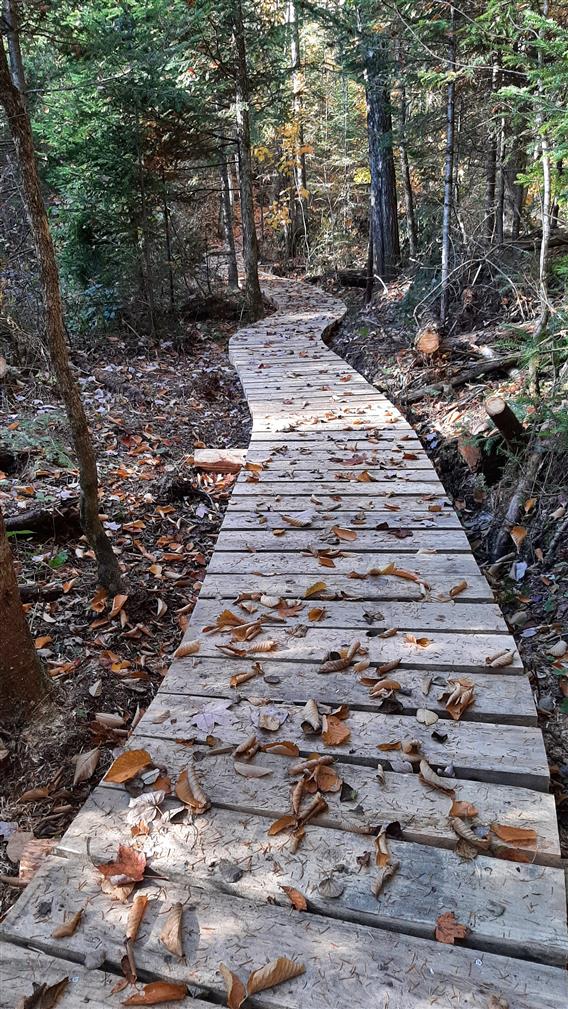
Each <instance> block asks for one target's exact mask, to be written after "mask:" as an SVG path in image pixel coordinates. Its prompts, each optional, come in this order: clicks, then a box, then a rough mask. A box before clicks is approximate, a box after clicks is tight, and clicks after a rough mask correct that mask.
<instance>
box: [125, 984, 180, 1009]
mask: <svg viewBox="0 0 568 1009" xmlns="http://www.w3.org/2000/svg"><path fill="white" fill-rule="evenodd" d="M186 996H187V986H186V985H185V984H180V983H178V982H177V981H151V982H150V984H145V985H144V987H143V989H142V991H137V992H134V994H133V995H129V996H128V998H127V999H125V1000H124V1002H123V1003H122V1004H123V1005H161V1004H162V1002H181V1001H182V999H184V998H186Z"/></svg>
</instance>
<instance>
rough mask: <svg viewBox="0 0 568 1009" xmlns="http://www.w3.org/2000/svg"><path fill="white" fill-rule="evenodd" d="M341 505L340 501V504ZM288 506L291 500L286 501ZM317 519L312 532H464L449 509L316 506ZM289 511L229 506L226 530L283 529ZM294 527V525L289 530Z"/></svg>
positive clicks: (225, 519)
mask: <svg viewBox="0 0 568 1009" xmlns="http://www.w3.org/2000/svg"><path fill="white" fill-rule="evenodd" d="M336 503H337V502H336ZM286 505H288V500H287V501H286ZM311 507H313V510H314V517H313V519H312V522H311V525H310V529H329V528H330V526H331V525H340V526H343V527H346V526H347V527H348V528H349V527H351V526H352V527H353V528H354V529H356V530H357V532H360V531H361V530H365V529H375V530H376V528H377V526H379V525H383V524H384V523H385V522H387V523H388V525H389V528H391V529H413V530H414V529H428V530H431V531H432V532H434V531H436V530H441V531H445V530H447V529H456V530H461V529H462V526H461V523H460V521H459V519H458V517H457V515H456V513H455V512H454V511H453V509H452V511H450V509H449V508H447V509H446V510H445V511H442V512H437V513H435V512H428V511H426V510H422V511H421V512H420V511H400V512H398V511H393V512H389V511H388V510H387V511H385V510H383V511H380V510H379V509H377V510H373V509H369V510H368V511H362V510H360V511H342V510H341V509H337V510H335V511H325V510H324V509H321V508H318V507H317V506H314V505H312V506H311ZM288 510H289V509H288V508H286V509H284V508H282V505H280V510H279V509H278V508H276V510H275V511H266V512H262V511H257V510H256V509H255V508H254V505H250V506H249V508H248V509H246V510H241V509H239V508H236V507H229V508H228V510H227V512H226V513H225V518H224V519H223V525H222V527H221V528H222V530H223V532H227V531H228V530H232V529H260V528H262V529H282V527H283V526H284V525H287V523H285V522H284V520H283V519H282V515H283V514H288ZM289 528H290V529H291V528H292V527H291V526H290V527H289Z"/></svg>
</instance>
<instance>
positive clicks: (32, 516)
mask: <svg viewBox="0 0 568 1009" xmlns="http://www.w3.org/2000/svg"><path fill="white" fill-rule="evenodd" d="M5 524H6V532H8V533H15V532H25V531H26V530H29V531H30V532H32V533H34V535H38V536H55V535H57V534H58V533H69V532H70V531H73V532H77V531H80V529H81V520H80V517H79V511H78V508H77V506H76V503H73V504H71V503H68V504H65V505H63V506H62V507H61V508H55V507H54V508H26V510H25V511H21V512H18V514H17V515H7V516H6V518H5Z"/></svg>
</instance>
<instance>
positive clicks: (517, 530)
mask: <svg viewBox="0 0 568 1009" xmlns="http://www.w3.org/2000/svg"><path fill="white" fill-rule="evenodd" d="M527 532H528V529H526V528H525V526H513V528H512V529H510V530H509V535H510V537H511V539H512V541H513V543H514V544H515V546H516V548H517V550H520V548H521V545H522V543H523V541H524V539H525V538H526V535H527Z"/></svg>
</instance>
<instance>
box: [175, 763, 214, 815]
mask: <svg viewBox="0 0 568 1009" xmlns="http://www.w3.org/2000/svg"><path fill="white" fill-rule="evenodd" d="M175 792H176V795H177V797H178V799H181V801H182V802H183V803H185V805H186V806H189V808H190V809H191V810H193V812H194V813H198V814H199V813H205V811H206V810H207V809H209V806H210V805H211V803H210V802H209V799H208V798H207V796H206V795H205V792H204V791H203V789H202V787H201V785H200V783H199V779H198V777H197V774H196V771H195V768H194V767H193V766H192V765H191V764H190V765H189V766H188V767H186V768H184V770H183V771H181V772H180V774H179V776H178V780H177V782H176V787H175Z"/></svg>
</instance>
